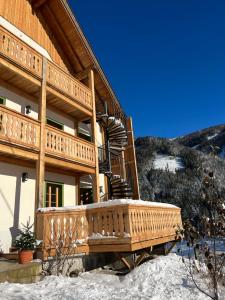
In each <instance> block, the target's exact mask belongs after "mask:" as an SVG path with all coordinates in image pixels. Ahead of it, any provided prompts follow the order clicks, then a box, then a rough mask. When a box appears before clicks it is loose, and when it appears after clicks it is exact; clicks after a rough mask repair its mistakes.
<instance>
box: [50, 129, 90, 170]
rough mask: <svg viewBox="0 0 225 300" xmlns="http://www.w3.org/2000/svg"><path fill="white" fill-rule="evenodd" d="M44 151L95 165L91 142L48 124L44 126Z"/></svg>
mask: <svg viewBox="0 0 225 300" xmlns="http://www.w3.org/2000/svg"><path fill="white" fill-rule="evenodd" d="M46 153H49V154H53V155H58V156H60V157H61V158H65V159H72V160H75V161H79V162H81V163H85V164H88V165H93V166H94V165H95V148H94V145H93V144H92V143H89V142H86V141H84V140H82V139H80V138H78V137H75V136H72V135H70V134H68V133H66V132H63V131H60V130H58V129H55V128H54V127H51V126H49V125H47V126H46Z"/></svg>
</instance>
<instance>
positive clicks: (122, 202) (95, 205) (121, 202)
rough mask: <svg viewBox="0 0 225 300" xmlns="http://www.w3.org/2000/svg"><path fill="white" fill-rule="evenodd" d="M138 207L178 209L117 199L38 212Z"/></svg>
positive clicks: (147, 202)
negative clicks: (124, 206)
mask: <svg viewBox="0 0 225 300" xmlns="http://www.w3.org/2000/svg"><path fill="white" fill-rule="evenodd" d="M126 204H129V205H137V206H142V205H144V206H151V207H167V208H178V207H177V206H175V205H173V204H168V203H161V202H151V201H143V200H133V199H115V200H108V201H105V202H100V203H93V204H87V205H74V206H64V207H45V208H38V212H49V211H69V210H85V209H92V208H99V207H110V206H118V205H126Z"/></svg>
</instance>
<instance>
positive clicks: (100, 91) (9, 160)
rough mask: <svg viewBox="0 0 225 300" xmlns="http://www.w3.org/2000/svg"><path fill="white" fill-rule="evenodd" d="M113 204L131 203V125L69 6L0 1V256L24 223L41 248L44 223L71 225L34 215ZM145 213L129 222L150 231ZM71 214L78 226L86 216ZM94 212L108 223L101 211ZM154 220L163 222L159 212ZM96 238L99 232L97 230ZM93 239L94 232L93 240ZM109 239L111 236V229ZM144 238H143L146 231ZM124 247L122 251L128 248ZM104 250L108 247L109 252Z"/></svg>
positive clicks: (134, 194) (38, 0)
mask: <svg viewBox="0 0 225 300" xmlns="http://www.w3.org/2000/svg"><path fill="white" fill-rule="evenodd" d="M15 12H16V13H15ZM115 198H133V199H139V189H138V178H137V168H136V158H135V149H134V137H133V128H132V121H131V119H130V118H127V117H126V116H125V114H124V112H123V110H122V108H121V106H120V103H119V102H118V100H117V98H116V96H115V94H114V93H113V90H112V88H111V87H110V84H109V83H108V81H107V79H106V77H105V75H104V73H103V71H102V69H101V67H100V66H99V64H98V61H97V60H96V58H95V56H94V54H93V52H92V50H91V48H90V46H89V44H88V42H87V40H86V38H85V37H84V35H83V33H82V31H81V29H80V27H79V25H78V23H77V21H76V19H75V17H74V15H73V14H72V12H71V10H70V8H69V6H68V3H67V2H66V1H65V0H2V1H0V214H1V216H0V243H1V244H2V245H3V246H2V247H3V250H4V251H8V249H9V248H10V247H11V242H12V240H13V239H14V238H15V235H16V234H17V229H18V227H19V225H20V224H21V223H24V222H26V221H27V220H28V218H31V221H34V222H35V227H36V230H37V232H38V234H39V237H41V239H42V240H45V239H46V236H47V234H45V230H47V229H46V228H47V227H46V226H47V225H46V224H47V223H46V220H47V219H46V218H47V217H46V214H47V215H48V217H49V215H54V214H58V213H59V214H61V216H62V214H63V218H64V220H65V215H67V216H68V215H69V216H71V212H70V213H68V212H63V213H62V211H61V212H55V213H53V212H48V213H46V214H45V213H40V212H39V213H36V210H37V208H42V207H64V206H65V207H66V206H73V205H80V204H88V203H92V202H94V203H96V202H102V201H106V200H108V199H115ZM118 207H119V206H117V209H118ZM129 207H131V206H129ZM129 207H128V206H127V207H123V208H121V210H120V212H118V218H120V221H119V219H118V222H120V226H123V228H125V226H126V228H128V227H129V226H131V224H130V223H129V222H132V220H131V219H130V220H128V219H126V220H125V219H124V220H122V218H125V216H128V215H129ZM132 209H133V208H132ZM132 209H131V210H132ZM142 209H144V208H142ZM103 210H104V209H103ZM123 210H127V213H128V214H127V213H125V211H124V213H122V215H121V211H123ZM136 210H138V209H137V207H136ZM148 210H149V206H148ZM115 211H116V210H115ZM144 211H145V212H143V211H142V213H141V214H140V216H138V214H137V215H136V214H135V213H134V214H133V218H134V219H135V218H138V220H139V221H140V220H141V219H142V221H141V222H144V220H145V221H146V222H148V220H149V218H151V214H150V212H149V213H148V212H147V211H146V210H145V209H144ZM73 212H74V216H76V215H79V220H81V219H80V218H81V216H83V214H84V212H83V211H82V210H78V211H73ZM97 213H99V212H97ZM101 213H103V216H106V215H107V212H106V211H105V212H104V211H102V209H101ZM108 213H109V212H108ZM173 213H174V211H172V214H171V215H170V217H169V218H170V219H169V220H170V221H169V223H168V222H167V223H168V224H170V225H169V226H170V233H169V234H167V235H166V236H167V238H165V240H163V241H164V242H165V241H167V240H171V239H174V236H175V231H174V226H175V224H178V223H180V219H179V212H178V210H175V214H174V216H175V219H173ZM110 214H111V213H109V215H107V217H105V218H106V219H107V221H106V219H105V222H106V223H107V226H111V225H109V224H112V223H113V220H111V219H110V218H112V219H113V217H112V215H110ZM122 216H123V217H122ZM144 216H145V217H144ZM159 216H160V218H161V217H163V212H160V214H159ZM166 216H167V217H168V216H169V215H168V213H166ZM154 217H155V218H156V215H154ZM57 218H58V217H57ZM85 218H86V216H85ZM103 219H104V217H103ZM114 219H115V218H114ZM70 220H71V219H70ZM85 220H86V219H85ZM92 220H93V218H92ZM98 220H99V219H98ZM110 220H111V221H110ZM139 221H138V222H139ZM62 222H65V221H62ZM68 222H71V221H68ZM79 222H81V221H79ZM82 222H84V221H82ZM106 223H105V226H106ZM85 224H86V223H85ZM125 224H126V225H125ZM129 224H130V225H129ZM143 224H144V223H143ZM86 225H87V224H86ZM86 225H85V226H86ZM95 226H97V225H95ZM98 226H103V225H98ZM115 226H117V225H115ZM171 226H172V227H171ZM144 227H145V225H141V227H140V228H139V227H137V228H139V229H138V230H142V231H143V232H142V239H141V240H140V239H139V238H138V237H136V240H135V243H137V241H138V240H140V241H141V242H143V241H144V240H145V239H146V234H144ZM153 227H154V226H153ZM153 227H152V229H151V230H154V228H153ZM99 228H100V227H99ZM137 228H136V229H135V230H137ZM159 228H161V227H160V225H159V227H158V229H159ZM172 228H173V229H172ZM100 229H101V232H102V230H103V228H100ZM165 229H166V227H165ZM96 230H97V229H96ZM96 230H95V229H94V227H92V231H93V232H96ZM110 230H111V231H112V232H115V228H111V229H110ZM124 230H125V229H124ZM129 230H131V227H130V229H129ZM129 230H128V229H127V232H130V234H131V231H129ZM135 230H134V229H133V232H135ZM146 230H149V234H150V235H151V230H150V227H149V229H147V227H146ZM155 230H156V229H155ZM117 231H118V229H117ZM120 231H121V232H122V229H121V230H120ZM93 232H91V231H89V233H90V234H92V233H93ZM146 232H147V231H146ZM48 234H49V232H48ZM86 235H88V232H87V234H86ZM168 236H170V238H168ZM171 237H172V238H171ZM129 238H130V237H129ZM161 238H163V236H161ZM147 239H149V237H147ZM125 242H126V243H128V244H130V242H129V241H128V239H126V241H125ZM121 243H122V241H121ZM92 244H95V248H93V249H95V250H93V249H92V250H90V248H87V247H86V250H85V252H95V251H97V252H98V251H103V250H104V249H103V248H104V247H99V248H98V247H97V246H96V245H97V242H96V241H95V242H92ZM150 244H151V243H150ZM150 244H149V243H148V246H149V245H150ZM101 245H102V244H101ZM109 245H110V241H108V246H107V247H106V248H107V249H108V250H107V251H109ZM146 245H147V244H146ZM125 248H126V247H125V246H124V247H121V250H127V251H128V250H131V247H130V246H127V248H126V249H125ZM128 248H129V249H128ZM137 248H138V247H137ZM110 249H111V248H110ZM81 250H82V251H83V250H84V249H81ZM103 252H104V251H103Z"/></svg>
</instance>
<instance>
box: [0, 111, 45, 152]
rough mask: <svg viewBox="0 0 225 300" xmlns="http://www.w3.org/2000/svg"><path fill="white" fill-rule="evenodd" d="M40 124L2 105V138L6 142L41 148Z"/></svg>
mask: <svg viewBox="0 0 225 300" xmlns="http://www.w3.org/2000/svg"><path fill="white" fill-rule="evenodd" d="M39 136H40V124H39V122H38V121H35V120H33V119H31V118H29V117H26V116H23V115H21V114H19V113H17V112H15V111H13V110H10V109H8V108H5V107H3V106H1V105H0V138H1V140H4V141H6V142H10V143H15V144H19V145H22V146H27V147H29V148H30V147H33V148H36V149H38V148H39Z"/></svg>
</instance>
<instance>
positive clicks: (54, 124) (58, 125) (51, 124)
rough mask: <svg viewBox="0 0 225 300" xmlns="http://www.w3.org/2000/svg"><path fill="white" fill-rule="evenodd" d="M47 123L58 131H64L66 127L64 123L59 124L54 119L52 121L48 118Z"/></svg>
mask: <svg viewBox="0 0 225 300" xmlns="http://www.w3.org/2000/svg"><path fill="white" fill-rule="evenodd" d="M46 123H47V124H48V125H50V126H53V127H55V128H57V129H60V130H63V129H64V126H63V124H62V123H60V122H58V121H55V120H53V119H50V118H47V120H46Z"/></svg>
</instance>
